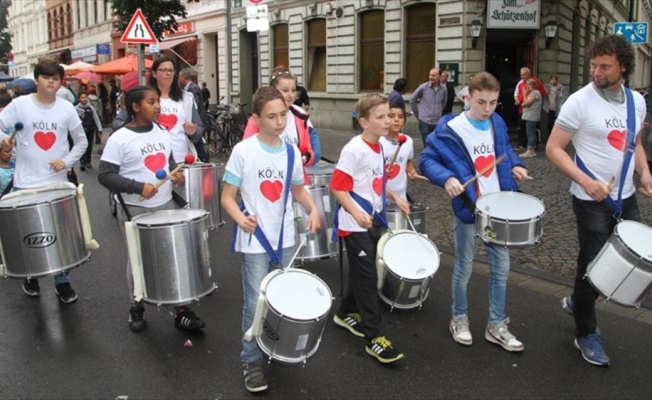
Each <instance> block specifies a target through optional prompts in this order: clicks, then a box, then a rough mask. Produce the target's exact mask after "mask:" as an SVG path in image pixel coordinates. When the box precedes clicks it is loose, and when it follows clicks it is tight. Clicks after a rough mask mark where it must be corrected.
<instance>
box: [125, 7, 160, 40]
mask: <svg viewBox="0 0 652 400" xmlns="http://www.w3.org/2000/svg"><path fill="white" fill-rule="evenodd" d="M120 42H122V43H145V44H152V43H158V40H156V36H155V35H154V32H152V28H150V27H149V24H148V23H147V20H146V19H145V16H144V15H143V12H142V11H141V10H140V8H139V9H137V10H136V12H135V13H134V16H133V17H131V21H129V25H127V29H125V31H124V33H123V34H122V37H121V38H120Z"/></svg>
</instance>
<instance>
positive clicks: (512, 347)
mask: <svg viewBox="0 0 652 400" xmlns="http://www.w3.org/2000/svg"><path fill="white" fill-rule="evenodd" d="M508 323H509V318H505V319H504V320H502V321H500V322H499V323H497V324H495V325H487V330H486V331H485V333H484V338H485V339H487V341H489V342H491V343H495V344H497V345H500V346H502V348H503V349H505V350H507V351H512V352H516V353H518V352H521V351H523V349H524V348H525V346H523V343H521V342H519V341H518V340H517V339H516V337H515V336H514V335H512V334H511V333H510V332H509V329H507V324H508Z"/></svg>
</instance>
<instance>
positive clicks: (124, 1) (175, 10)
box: [111, 0, 188, 40]
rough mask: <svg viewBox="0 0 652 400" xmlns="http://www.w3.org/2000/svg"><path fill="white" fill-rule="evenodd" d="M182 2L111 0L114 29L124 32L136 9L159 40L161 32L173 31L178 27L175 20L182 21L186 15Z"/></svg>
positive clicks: (166, 0)
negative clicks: (114, 20)
mask: <svg viewBox="0 0 652 400" xmlns="http://www.w3.org/2000/svg"><path fill="white" fill-rule="evenodd" d="M181 1H182V0H111V9H112V10H113V15H115V16H116V19H117V21H116V23H115V27H116V29H118V30H119V31H124V30H125V29H126V28H127V25H129V21H131V18H132V17H133V15H134V13H135V12H136V10H137V9H139V8H140V9H141V10H142V11H143V15H145V19H147V23H148V24H149V26H150V27H151V28H152V31H153V32H154V35H156V37H157V38H158V39H159V40H161V39H163V32H164V31H166V30H171V31H174V30H176V29H177V28H178V27H179V24H178V23H177V18H179V19H183V18H186V16H187V15H188V14H187V13H186V7H185V6H184V5H183V4H181Z"/></svg>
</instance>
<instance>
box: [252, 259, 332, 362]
mask: <svg viewBox="0 0 652 400" xmlns="http://www.w3.org/2000/svg"><path fill="white" fill-rule="evenodd" d="M332 303H333V298H332V295H331V291H330V289H329V288H328V285H326V283H325V282H324V281H322V280H321V279H320V278H319V277H317V275H314V274H312V273H310V272H308V271H304V270H300V269H289V270H284V269H277V270H274V271H272V272H270V273H269V274H267V276H266V277H265V279H263V281H262V283H261V285H260V296H259V301H258V304H257V306H256V317H255V319H256V318H257V320H255V321H254V327H253V330H254V333H255V335H256V341H257V342H258V346H259V347H260V349H261V350H262V351H263V352H264V353H265V354H267V355H268V356H269V358H270V360H275V361H280V362H284V363H288V364H296V363H305V362H306V360H307V359H308V358H309V357H310V356H312V355H313V354H315V352H316V351H317V349H318V348H319V343H320V342H321V336H322V334H323V333H324V327H325V326H326V321H327V318H326V317H327V316H328V312H329V311H330V309H331V304H332Z"/></svg>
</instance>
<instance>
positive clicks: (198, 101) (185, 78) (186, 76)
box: [179, 67, 208, 162]
mask: <svg viewBox="0 0 652 400" xmlns="http://www.w3.org/2000/svg"><path fill="white" fill-rule="evenodd" d="M196 79H197V74H196V72H195V70H194V69H192V68H190V67H188V68H184V69H182V70H181V72H179V85H180V86H181V88H182V89H183V90H185V91H188V92H190V93H192V95H193V96H194V97H195V105H196V106H197V111H198V112H199V118H200V119H201V122H202V123H203V124H204V126H208V114H207V113H206V108H205V107H204V99H203V97H202V94H201V89H200V88H199V86H198V85H197V84H196V83H195V80H196ZM195 149H196V150H197V157H199V159H200V160H202V161H203V162H208V153H206V148H205V146H204V142H203V141H200V142H195Z"/></svg>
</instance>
